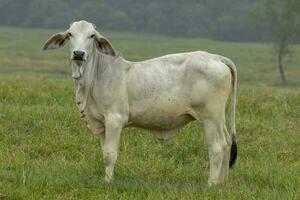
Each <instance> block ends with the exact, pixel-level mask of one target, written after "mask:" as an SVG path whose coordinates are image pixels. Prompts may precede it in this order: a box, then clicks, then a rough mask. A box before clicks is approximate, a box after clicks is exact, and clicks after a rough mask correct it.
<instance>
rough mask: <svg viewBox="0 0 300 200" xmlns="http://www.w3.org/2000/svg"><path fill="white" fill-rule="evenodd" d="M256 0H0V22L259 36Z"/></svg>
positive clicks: (228, 36)
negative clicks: (79, 23) (85, 24)
mask: <svg viewBox="0 0 300 200" xmlns="http://www.w3.org/2000/svg"><path fill="white" fill-rule="evenodd" d="M258 1H259V0H222V1H220V0H185V1H183V0H164V1H161V0H151V1H148V0H122V1H116V0H86V1H82V0H0V25H5V26H21V27H39V28H62V27H66V25H67V24H69V23H70V22H72V21H75V20H79V19H86V20H88V21H91V22H94V23H95V24H96V25H98V27H100V28H101V29H110V30H123V31H124V30H125V31H138V32H152V33H153V32H154V33H161V34H166V35H172V36H184V37H199V36H200V37H209V38H213V39H220V40H237V41H239V40H261V39H262V38H263V37H264V32H265V31H264V30H263V29H256V28H253V23H252V22H251V21H252V18H253V17H252V16H251V15H253V13H254V12H253V11H254V10H255V5H256V3H257V2H258Z"/></svg>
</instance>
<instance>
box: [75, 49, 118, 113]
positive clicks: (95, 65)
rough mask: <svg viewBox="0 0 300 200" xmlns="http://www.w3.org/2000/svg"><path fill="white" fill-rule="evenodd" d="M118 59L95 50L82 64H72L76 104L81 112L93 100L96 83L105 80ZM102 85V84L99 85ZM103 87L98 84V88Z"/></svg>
mask: <svg viewBox="0 0 300 200" xmlns="http://www.w3.org/2000/svg"><path fill="white" fill-rule="evenodd" d="M115 60H116V57H112V56H108V55H105V54H102V53H99V52H97V51H96V50H95V52H93V53H92V54H91V56H90V57H89V58H88V59H87V61H86V62H84V63H83V64H82V65H81V66H80V65H78V64H76V63H73V64H72V77H73V78H74V80H75V85H76V104H77V105H78V107H79V109H80V111H81V112H83V111H85V110H87V105H88V104H93V103H94V102H91V100H92V99H93V98H92V92H93V88H94V85H95V83H99V82H105V80H104V79H106V78H107V77H106V76H105V75H106V74H107V71H108V70H110V68H109V67H110V65H111V64H112V63H113V62H114V61H115ZM99 86H100V87H101V84H100V85H99ZM100 89H101V88H99V87H98V86H97V90H99V91H100Z"/></svg>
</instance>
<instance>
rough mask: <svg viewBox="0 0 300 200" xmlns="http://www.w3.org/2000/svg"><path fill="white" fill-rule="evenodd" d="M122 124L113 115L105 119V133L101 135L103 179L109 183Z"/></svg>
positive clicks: (116, 154)
mask: <svg viewBox="0 0 300 200" xmlns="http://www.w3.org/2000/svg"><path fill="white" fill-rule="evenodd" d="M122 128H123V124H122V123H121V122H120V120H118V119H117V118H115V117H109V118H107V119H106V120H105V134H104V135H102V136H101V139H102V141H101V143H102V152H103V161H104V165H105V181H106V182H108V183H110V182H111V181H112V178H113V170H114V166H115V163H116V160H117V156H118V147H119V141H120V136H121V132H122Z"/></svg>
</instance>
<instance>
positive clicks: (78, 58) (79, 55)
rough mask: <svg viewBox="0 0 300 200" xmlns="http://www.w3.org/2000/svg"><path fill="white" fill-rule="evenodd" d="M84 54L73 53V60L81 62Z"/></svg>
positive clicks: (79, 52)
mask: <svg viewBox="0 0 300 200" xmlns="http://www.w3.org/2000/svg"><path fill="white" fill-rule="evenodd" d="M83 57H84V52H83V51H73V59H74V60H83Z"/></svg>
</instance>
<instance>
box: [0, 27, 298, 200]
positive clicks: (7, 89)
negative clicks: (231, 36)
mask: <svg viewBox="0 0 300 200" xmlns="http://www.w3.org/2000/svg"><path fill="white" fill-rule="evenodd" d="M54 32H55V30H52V31H51V30H24V29H12V28H0V74H1V75H0V199H1V196H3V197H5V198H3V199H26V200H27V199H84V200H85V199H280V200H281V199H300V189H299V188H300V175H299V172H300V134H299V133H300V90H299V86H300V78H299V77H300V68H299V67H300V66H299V63H300V57H299V52H300V46H294V47H293V48H294V50H295V51H294V52H295V53H294V55H293V56H291V57H290V58H288V60H287V61H286V70H287V77H288V80H289V85H288V86H286V87H281V86H279V81H278V75H277V71H276V62H275V59H273V54H272V48H271V45H268V44H254V43H226V42H216V41H210V40H204V39H181V38H169V37H163V36H159V35H150V34H149V35H145V34H133V33H115V32H104V35H106V36H107V37H109V38H110V39H111V42H112V43H113V45H114V46H115V47H116V49H118V50H120V51H121V52H122V53H123V55H124V57H126V58H128V59H130V60H143V59H147V58H151V57H155V56H159V55H163V54H167V53H174V52H182V51H190V50H197V49H203V50H208V51H211V52H214V53H220V54H223V55H225V56H228V57H230V58H232V59H233V60H234V61H235V63H236V64H237V66H238V71H239V83H240V84H239V94H238V113H237V116H238V118H237V127H238V146H239V154H238V161H237V163H236V166H235V167H234V169H233V170H231V171H230V178H229V181H228V182H227V183H226V184H225V185H221V186H218V187H211V188H210V187H208V186H207V179H208V170H209V166H208V155H207V148H206V146H205V143H204V138H203V135H204V134H203V130H202V127H201V125H199V124H197V123H191V124H189V125H188V126H186V127H185V128H184V129H183V130H181V131H180V132H179V133H178V135H177V137H176V138H174V139H173V140H170V141H167V142H160V141H159V140H158V139H156V138H155V137H154V136H153V135H152V134H151V133H149V132H148V131H145V130H141V129H136V128H130V129H126V130H125V131H124V133H123V135H122V139H121V144H120V155H119V158H118V161H117V165H116V169H115V181H114V183H113V184H112V185H106V184H104V183H103V182H102V178H103V175H104V167H103V163H102V154H101V151H100V141H99V138H98V137H97V136H94V135H92V134H90V132H89V130H88V129H87V128H86V126H85V123H84V122H83V121H82V120H81V119H80V117H79V113H78V111H77V108H76V106H75V103H74V88H73V83H72V79H71V76H70V66H69V61H68V49H67V48H65V49H64V50H59V51H52V52H42V51H41V46H42V44H43V42H44V41H45V40H46V39H47V38H48V36H49V35H51V33H54Z"/></svg>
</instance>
